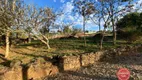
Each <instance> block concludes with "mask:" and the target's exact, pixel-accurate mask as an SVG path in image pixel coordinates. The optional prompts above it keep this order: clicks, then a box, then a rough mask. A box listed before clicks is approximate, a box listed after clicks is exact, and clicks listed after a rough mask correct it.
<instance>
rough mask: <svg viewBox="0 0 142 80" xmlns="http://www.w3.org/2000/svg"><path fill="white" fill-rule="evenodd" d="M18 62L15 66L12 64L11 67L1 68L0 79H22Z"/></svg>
mask: <svg viewBox="0 0 142 80" xmlns="http://www.w3.org/2000/svg"><path fill="white" fill-rule="evenodd" d="M18 64H19V63H18ZM18 64H16V66H15V65H14V64H13V66H11V68H8V67H7V68H6V69H1V70H0V72H1V75H0V80H23V76H22V75H23V74H22V66H21V65H18Z"/></svg>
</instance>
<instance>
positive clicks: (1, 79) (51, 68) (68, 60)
mask: <svg viewBox="0 0 142 80" xmlns="http://www.w3.org/2000/svg"><path fill="white" fill-rule="evenodd" d="M102 54H103V52H96V53H86V54H82V55H78V56H64V57H61V58H58V60H57V61H59V62H58V65H55V64H54V65H53V62H52V61H45V60H44V59H43V58H37V59H36V60H35V61H33V62H32V63H30V64H29V65H26V66H23V65H22V66H21V62H20V61H18V62H15V63H11V65H12V67H11V68H8V69H7V71H3V73H2V74H0V80H35V79H40V78H43V77H46V76H50V75H54V74H57V73H59V70H61V69H62V70H63V71H68V70H77V69H79V68H81V66H87V65H89V64H93V63H95V62H97V61H99V59H100V58H101V56H102ZM60 68H61V69H60ZM1 71H2V70H0V73H1Z"/></svg>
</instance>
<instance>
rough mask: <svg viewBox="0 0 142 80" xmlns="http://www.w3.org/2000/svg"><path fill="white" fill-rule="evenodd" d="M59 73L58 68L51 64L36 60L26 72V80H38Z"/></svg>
mask: <svg viewBox="0 0 142 80" xmlns="http://www.w3.org/2000/svg"><path fill="white" fill-rule="evenodd" d="M58 72H59V70H58V67H57V66H54V65H52V63H51V62H48V61H46V62H44V60H43V59H37V61H35V63H32V64H30V65H29V68H28V70H27V75H28V79H40V78H43V77H46V76H49V75H54V74H57V73H58Z"/></svg>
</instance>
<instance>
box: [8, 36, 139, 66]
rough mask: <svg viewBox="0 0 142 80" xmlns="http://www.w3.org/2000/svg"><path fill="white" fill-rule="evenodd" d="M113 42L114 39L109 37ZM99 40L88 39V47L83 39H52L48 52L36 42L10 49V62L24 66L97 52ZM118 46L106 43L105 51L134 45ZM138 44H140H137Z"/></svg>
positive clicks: (121, 42)
mask: <svg viewBox="0 0 142 80" xmlns="http://www.w3.org/2000/svg"><path fill="white" fill-rule="evenodd" d="M108 38H109V40H112V37H108ZM95 40H97V39H94V38H92V37H87V38H86V41H87V45H86V46H84V41H83V38H78V39H76V38H67V39H66V38H65V39H52V40H50V46H51V49H50V50H48V49H47V47H46V45H44V44H42V43H41V42H40V41H38V40H35V41H32V43H27V44H20V45H18V46H16V47H14V48H11V49H10V52H11V53H10V58H9V60H15V59H19V60H21V61H23V63H24V64H27V63H29V62H30V61H32V60H33V59H35V58H37V57H43V58H46V57H52V56H64V55H78V54H82V53H89V52H95V51H98V50H99V46H98V43H96V41H95ZM117 43H118V44H117V45H115V46H114V45H113V43H112V41H109V42H104V43H103V47H104V49H110V48H116V47H118V46H123V45H134V44H128V43H126V41H124V40H120V39H119V40H117ZM135 44H138V43H135Z"/></svg>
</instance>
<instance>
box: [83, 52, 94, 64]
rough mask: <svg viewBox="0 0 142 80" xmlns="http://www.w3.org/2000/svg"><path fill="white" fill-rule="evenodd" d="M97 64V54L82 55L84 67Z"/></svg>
mask: <svg viewBox="0 0 142 80" xmlns="http://www.w3.org/2000/svg"><path fill="white" fill-rule="evenodd" d="M94 62H95V54H94V53H87V54H82V55H81V64H82V66H88V65H89V64H93V63H94Z"/></svg>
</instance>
